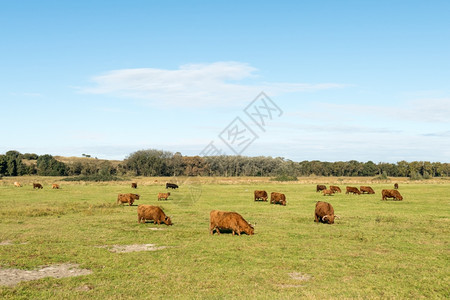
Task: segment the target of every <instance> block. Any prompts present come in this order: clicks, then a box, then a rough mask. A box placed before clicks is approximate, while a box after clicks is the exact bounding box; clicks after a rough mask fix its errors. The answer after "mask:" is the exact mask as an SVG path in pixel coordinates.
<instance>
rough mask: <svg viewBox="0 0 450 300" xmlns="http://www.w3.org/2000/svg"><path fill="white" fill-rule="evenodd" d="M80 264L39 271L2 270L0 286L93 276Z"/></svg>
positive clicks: (41, 268)
mask: <svg viewBox="0 0 450 300" xmlns="http://www.w3.org/2000/svg"><path fill="white" fill-rule="evenodd" d="M78 266H79V265H78V264H70V263H67V264H57V265H52V266H42V267H40V268H39V269H37V270H20V269H0V285H6V286H14V285H16V284H18V283H20V282H22V281H31V280H37V279H41V278H45V277H53V278H64V277H73V276H82V275H89V274H92V271H91V270H88V269H80V268H78Z"/></svg>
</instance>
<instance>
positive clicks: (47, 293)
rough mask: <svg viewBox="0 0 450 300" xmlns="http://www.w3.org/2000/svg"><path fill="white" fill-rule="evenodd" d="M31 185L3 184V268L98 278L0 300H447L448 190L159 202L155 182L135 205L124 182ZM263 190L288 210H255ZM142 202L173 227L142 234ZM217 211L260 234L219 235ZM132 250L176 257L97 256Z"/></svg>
mask: <svg viewBox="0 0 450 300" xmlns="http://www.w3.org/2000/svg"><path fill="white" fill-rule="evenodd" d="M19 179H20V178H19ZM26 180H27V182H28V183H27V184H25V185H24V186H23V187H21V188H16V187H14V186H12V181H11V182H10V181H8V182H5V179H4V180H3V183H0V207H1V210H0V228H1V229H0V242H2V241H6V240H9V241H11V244H9V245H1V246H0V267H1V269H9V268H18V269H25V270H32V269H35V268H38V267H40V266H44V265H52V264H58V263H76V264H79V265H80V267H81V268H85V269H90V270H92V271H93V273H92V274H91V275H86V276H79V277H68V278H61V279H55V278H44V279H39V280H35V281H27V282H21V283H19V284H18V285H16V286H13V287H6V286H0V297H1V298H3V299H48V298H59V299H62V298H64V299H91V298H95V299H137V298H141V299H150V298H152V299H155V298H156V299H158V298H166V299H172V298H208V299H223V298H228V299H232V298H238V297H239V298H244V299H253V298H260V299H268V298H275V299H289V298H326V299H328V298H440V299H443V298H447V299H448V298H449V297H450V293H449V289H450V285H449V282H450V276H449V275H450V264H449V241H450V235H449V229H450V226H449V225H450V222H449V220H450V218H449V212H450V209H449V208H450V206H449V204H450V197H449V195H450V184H449V183H448V182H447V181H445V182H444V181H443V183H439V182H433V183H429V184H427V183H425V184H424V183H414V182H411V183H408V184H401V186H400V190H399V191H400V192H401V194H402V195H403V197H404V200H403V201H381V190H382V189H383V188H392V183H390V182H389V183H374V184H370V185H371V186H372V187H373V188H374V190H375V192H376V194H375V195H359V196H358V195H345V193H343V194H336V195H334V196H332V197H324V196H322V195H321V194H319V193H316V192H315V185H314V184H310V183H301V182H298V183H289V184H284V183H276V182H269V181H255V182H248V180H242V181H239V180H235V181H234V182H233V183H223V182H214V181H210V182H206V183H204V184H202V185H201V187H200V186H195V188H196V192H197V193H198V192H199V191H200V190H201V197H200V198H199V199H198V200H197V201H191V198H190V194H191V189H190V186H187V185H181V186H180V189H178V190H175V191H170V192H171V194H172V195H171V197H170V198H169V200H167V201H159V202H158V201H157V199H156V198H157V197H156V195H157V193H158V192H164V191H165V188H164V187H163V182H165V181H163V180H164V179H162V180H161V179H159V181H158V182H157V183H155V182H154V181H153V180H149V182H152V184H140V186H139V187H138V189H137V190H136V193H139V194H140V195H141V199H140V200H138V201H136V202H135V206H132V207H130V206H117V205H116V204H115V201H116V198H117V194H118V193H126V192H135V190H133V189H131V187H129V183H127V182H117V183H114V182H111V183H82V184H77V183H64V182H61V181H59V183H61V187H62V189H60V190H51V189H50V186H49V183H51V182H50V180H53V179H42V178H41V179H40V180H44V181H45V182H44V189H43V190H33V189H32V187H31V185H30V184H29V182H32V181H34V180H37V179H34V178H32V177H27V179H26ZM0 182H1V181H0ZM325 183H326V182H325ZM345 185H346V184H345V182H342V183H341V184H339V186H340V187H341V189H343V190H344V191H345ZM352 185H353V186H357V187H359V185H360V184H352ZM364 185H367V184H364ZM255 189H264V190H266V191H267V192H268V193H269V194H270V192H272V191H278V192H283V193H285V194H286V198H287V202H288V203H287V206H286V207H282V206H278V205H276V206H275V205H270V204H269V203H268V202H254V201H253V191H254V190H255ZM318 200H322V201H327V202H330V203H331V204H332V205H333V206H334V209H335V213H336V214H337V215H339V216H340V219H338V220H336V222H335V224H333V225H327V224H316V223H314V221H313V220H314V217H313V216H314V206H315V203H316V201H318ZM137 204H153V205H161V206H162V207H163V209H164V211H165V212H166V214H168V215H169V216H171V218H172V221H173V223H174V225H173V226H170V227H168V226H165V225H160V226H159V227H160V228H163V229H164V230H158V231H154V230H150V228H154V227H158V225H155V224H153V223H146V224H138V222H137V212H136V211H137ZM212 209H219V210H228V211H236V212H239V213H240V214H241V215H242V216H243V217H244V218H245V219H246V220H247V221H250V222H252V223H256V226H255V235H253V236H247V235H245V234H244V235H242V236H240V237H239V236H232V235H231V234H222V235H220V236H218V235H214V236H211V235H210V234H209V212H210V211H211V210H212ZM132 244H156V246H169V247H168V248H166V249H163V250H158V251H144V252H131V253H112V252H110V251H108V249H105V248H100V247H99V246H105V245H107V246H111V245H132ZM1 269H0V270H1ZM296 278H297V279H296ZM298 278H300V280H299V279H298ZM86 286H87V287H89V288H88V289H86V290H84V289H82V288H81V287H86Z"/></svg>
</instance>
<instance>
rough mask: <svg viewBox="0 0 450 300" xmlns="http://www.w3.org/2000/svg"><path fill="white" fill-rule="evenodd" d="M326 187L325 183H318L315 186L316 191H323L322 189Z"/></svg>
mask: <svg viewBox="0 0 450 300" xmlns="http://www.w3.org/2000/svg"><path fill="white" fill-rule="evenodd" d="M326 189H327V187H326V186H325V185H322V184H318V185H317V187H316V192H320V191H323V190H326Z"/></svg>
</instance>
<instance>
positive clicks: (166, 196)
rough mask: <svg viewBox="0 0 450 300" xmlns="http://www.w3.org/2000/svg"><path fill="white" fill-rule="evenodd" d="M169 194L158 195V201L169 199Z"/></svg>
mask: <svg viewBox="0 0 450 300" xmlns="http://www.w3.org/2000/svg"><path fill="white" fill-rule="evenodd" d="M169 196H170V193H158V201H159V200H161V199H164V200H167V198H169Z"/></svg>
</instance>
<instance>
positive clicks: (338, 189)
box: [330, 185, 342, 193]
mask: <svg viewBox="0 0 450 300" xmlns="http://www.w3.org/2000/svg"><path fill="white" fill-rule="evenodd" d="M330 190H332V191H333V193H342V192H341V188H340V187H338V186H336V185H330Z"/></svg>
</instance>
